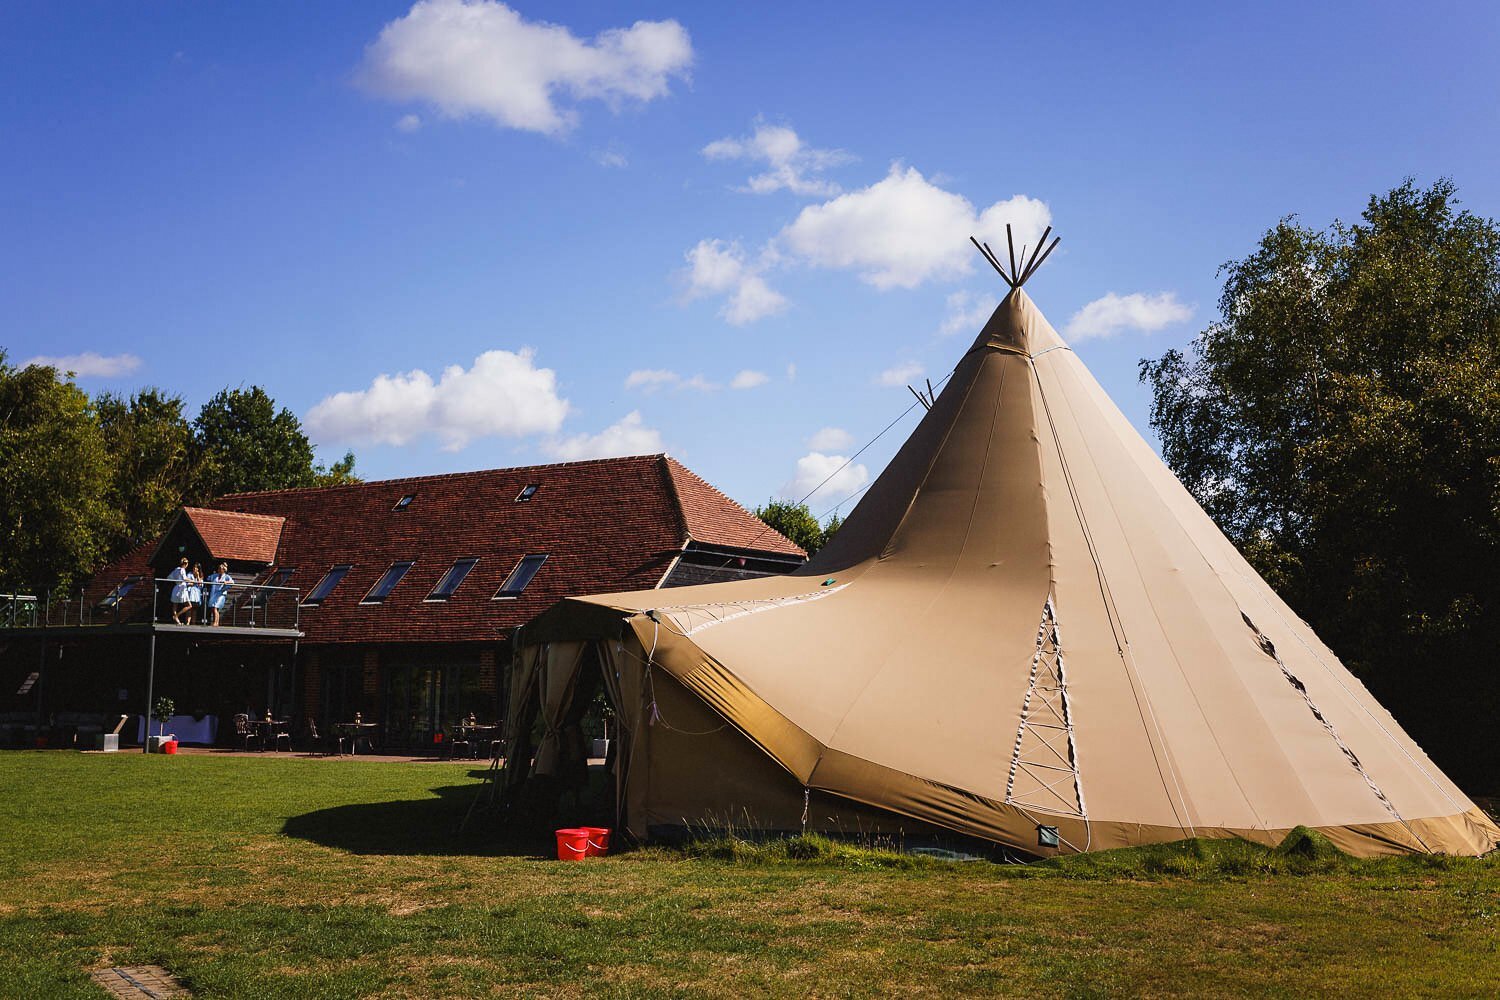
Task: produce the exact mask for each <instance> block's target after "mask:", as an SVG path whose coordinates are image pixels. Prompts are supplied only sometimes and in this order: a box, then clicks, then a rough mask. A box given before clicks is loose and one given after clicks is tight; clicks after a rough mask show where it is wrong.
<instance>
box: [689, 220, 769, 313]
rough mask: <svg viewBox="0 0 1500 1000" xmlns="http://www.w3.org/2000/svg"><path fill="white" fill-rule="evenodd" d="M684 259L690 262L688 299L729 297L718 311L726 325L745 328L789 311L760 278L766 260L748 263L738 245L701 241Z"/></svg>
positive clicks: (719, 241)
mask: <svg viewBox="0 0 1500 1000" xmlns="http://www.w3.org/2000/svg"><path fill="white" fill-rule="evenodd" d="M684 256H685V257H686V259H687V262H688V267H687V275H686V277H687V286H688V287H687V293H686V296H685V298H687V299H689V300H691V299H698V298H703V297H704V296H709V295H727V296H728V300H727V301H726V302H725V303H724V306H723V308H721V309H720V310H719V315H720V316H721V317H723V319H724V320H725V322H727V323H729V324H731V325H733V326H744V325H745V324H747V323H753V322H755V321H756V320H758V319H764V318H766V317H767V316H774V315H776V314H777V313H779V312H781V311H782V310H783V309H785V308H786V299H785V298H784V297H783V296H782V295H781V294H780V293H779V292H777V291H776V290H775V289H773V288H771V286H770V285H768V284H766V281H765V279H764V278H763V277H761V272H762V271H764V270H765V268H766V266H767V263H766V261H765V260H764V259H763V260H761V261H757V262H751V261H749V260H747V259H746V257H745V252H744V250H742V249H740V245H739V244H738V243H725V242H724V241H723V240H700V241H699V242H698V245H697V246H695V247H693V249H691V250H689V251H688V252H687V253H686V254H685V255H684Z"/></svg>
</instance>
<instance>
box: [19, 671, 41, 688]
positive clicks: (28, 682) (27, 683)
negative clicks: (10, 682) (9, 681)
mask: <svg viewBox="0 0 1500 1000" xmlns="http://www.w3.org/2000/svg"><path fill="white" fill-rule="evenodd" d="M41 676H42V673H41V671H39V670H33V671H32V672H31V673H30V674H28V675H27V676H26V679H25V680H24V681H22V682H21V686H20V687H18V688H16V694H25V693H26V692H28V691H30V690H31V688H32V686H33V685H35V684H36V682H37V678H39V677H41Z"/></svg>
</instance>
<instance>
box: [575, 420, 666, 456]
mask: <svg viewBox="0 0 1500 1000" xmlns="http://www.w3.org/2000/svg"><path fill="white" fill-rule="evenodd" d="M665 450H666V449H665V448H663V447H662V443H661V433H660V432H659V431H657V430H655V429H653V428H650V427H647V426H645V425H644V424H643V423H641V413H640V411H639V410H631V411H630V412H629V413H627V414H625V416H623V417H621V418H620V419H619V420H618V421H617V422H615V423H613V424H611V425H609V426H608V427H606V428H604V430H602V431H600V432H599V433H598V434H575V435H573V436H572V437H569V438H564V439H563V440H561V441H553V442H551V443H550V444H548V445H547V451H548V452H549V453H551V454H552V456H553V457H554V458H556V459H558V460H559V461H563V462H579V461H582V460H584V459H586V458H618V457H620V456H623V455H654V454H656V453H657V452H661V451H665Z"/></svg>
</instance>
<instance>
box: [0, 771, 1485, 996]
mask: <svg viewBox="0 0 1500 1000" xmlns="http://www.w3.org/2000/svg"><path fill="white" fill-rule="evenodd" d="M480 773H481V772H479V771H471V770H470V769H469V768H467V767H465V766H462V765H453V764H445V763H414V764H393V763H373V762H372V763H364V762H358V761H351V760H338V761H309V760H297V759H280V760H270V759H245V758H233V757H214V756H204V755H195V756H188V757H175V758H168V757H154V756H153V757H145V756H143V755H140V754H120V755H81V754H71V753H61V752H50V753H27V752H15V753H0V803H3V808H0V996H4V997H28V998H31V997H46V998H54V997H96V998H97V997H99V996H101V995H102V994H100V993H99V992H97V989H96V988H95V987H94V986H92V985H91V984H90V983H89V982H88V978H87V971H88V970H89V969H91V968H96V967H99V966H102V965H106V964H109V965H133V964H145V963H155V964H160V965H163V966H165V967H166V968H168V969H169V970H171V971H172V972H173V973H175V974H176V975H177V976H178V977H179V978H181V979H182V980H183V981H184V982H185V983H186V984H187V985H189V986H190V987H191V988H192V989H193V990H194V991H195V993H197V994H198V995H199V996H214V997H219V996H223V997H255V998H266V997H293V998H297V1000H315V998H322V997H354V996H385V997H431V996H437V997H469V996H510V995H533V996H534V995H555V994H562V995H576V996H583V995H593V994H605V995H621V996H647V995H650V996H659V995H663V994H666V995H683V996H697V995H717V996H727V995H743V994H772V995H785V996H805V995H825V996H828V995H835V996H844V995H877V994H902V995H911V994H925V995H950V994H960V993H970V994H1007V995H1021V994H1026V995H1031V996H1096V995H1122V994H1123V995H1137V994H1150V995H1163V994H1192V995H1200V996H1201V995H1219V996H1223V995H1276V996H1299V995H1306V994H1309V993H1314V992H1316V993H1337V994H1340V995H1344V996H1351V995H1354V996H1358V995H1368V996H1375V995H1396V996H1410V995H1424V994H1425V995H1442V996H1496V995H1500V861H1495V860H1487V861H1474V860H1464V859H1459V860H1433V859H1414V860H1413V859H1399V860H1387V861H1376V862H1327V861H1308V862H1299V861H1296V860H1287V859H1284V858H1281V857H1278V856H1274V855H1270V854H1268V853H1267V852H1264V851H1262V850H1260V849H1251V848H1249V847H1248V846H1240V845H1228V846H1223V845H1203V844H1196V845H1195V844H1187V845H1180V846H1177V847H1173V848H1170V849H1155V850H1143V851H1131V852H1117V853H1116V854H1114V855H1101V856H1094V857H1091V858H1084V859H1072V860H1069V861H1067V862H1065V863H1062V864H1056V865H1045V866H1033V867H1029V868H1024V867H1016V866H1006V865H996V864H990V863H988V862H971V863H967V864H958V863H947V862H931V861H925V860H917V859H908V858H902V857H898V856H883V855H879V854H876V853H873V852H867V851H860V850H852V849H851V850H845V849H838V848H830V847H829V846H828V845H819V844H817V843H813V844H811V845H810V846H808V847H807V849H806V850H804V851H801V852H796V851H793V852H788V851H786V850H767V849H757V848H753V847H747V846H744V845H733V844H719V845H709V846H707V847H704V848H700V849H698V850H696V851H693V850H689V851H667V850H662V849H654V850H646V851H639V852H635V853H631V854H625V855H622V856H619V857H615V858H609V859H605V860H602V861H590V862H586V863H582V864H559V863H558V862H556V861H549V860H546V859H545V857H544V855H543V852H544V851H550V849H551V845H550V844H546V843H542V842H538V843H536V844H534V845H531V846H532V848H533V849H534V853H531V854H527V853H526V852H525V851H517V850H516V849H515V848H514V847H507V846H505V845H503V844H502V843H501V842H500V841H499V840H498V839H496V838H495V837H494V836H493V834H492V833H490V832H489V831H485V830H480V831H478V832H477V833H475V834H473V835H468V836H465V837H463V838H459V837H457V836H456V835H455V834H454V830H455V829H456V827H457V826H458V823H459V821H460V820H461V819H462V817H463V815H464V813H465V811H466V810H467V808H468V806H469V803H470V801H471V800H472V797H473V794H474V791H475V789H476V787H477V784H478V775H479V774H480ZM798 853H802V854H807V855H810V856H809V857H806V858H801V859H798V858H795V857H788V855H789V854H798Z"/></svg>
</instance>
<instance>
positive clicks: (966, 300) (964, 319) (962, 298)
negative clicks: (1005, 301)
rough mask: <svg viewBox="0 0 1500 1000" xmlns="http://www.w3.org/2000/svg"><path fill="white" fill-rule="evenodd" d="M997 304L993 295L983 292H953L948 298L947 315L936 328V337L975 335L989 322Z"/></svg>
mask: <svg viewBox="0 0 1500 1000" xmlns="http://www.w3.org/2000/svg"><path fill="white" fill-rule="evenodd" d="M996 305H998V303H997V302H996V301H995V297H994V296H993V295H987V294H985V293H983V292H954V293H953V294H952V295H950V296H948V315H947V316H946V317H944V319H943V325H942V326H940V327H938V335H939V336H942V337H951V336H953V335H954V334H955V333H963V332H969V333H975V334H977V333H978V332H979V331H980V329H981V328H983V326H984V324H985V323H987V322H989V318H990V315H991V314H992V313H994V311H995V306H996Z"/></svg>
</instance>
